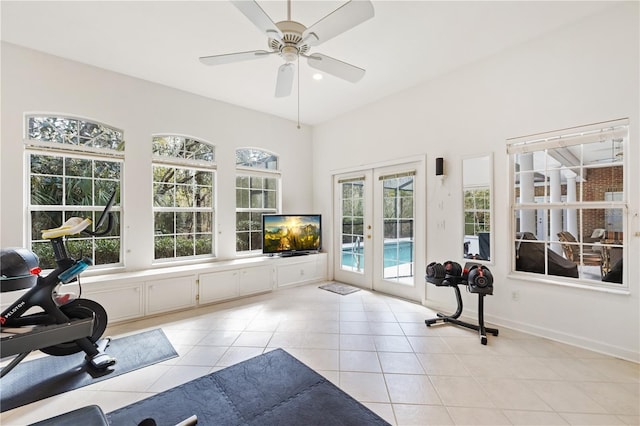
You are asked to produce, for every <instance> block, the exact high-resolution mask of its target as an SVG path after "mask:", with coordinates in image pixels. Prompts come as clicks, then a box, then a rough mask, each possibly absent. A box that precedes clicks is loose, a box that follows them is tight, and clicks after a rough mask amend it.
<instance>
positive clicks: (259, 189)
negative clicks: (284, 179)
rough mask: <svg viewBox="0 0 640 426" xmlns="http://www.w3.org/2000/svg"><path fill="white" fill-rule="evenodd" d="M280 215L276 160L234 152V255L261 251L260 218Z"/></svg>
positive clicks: (248, 150) (251, 150) (251, 151)
mask: <svg viewBox="0 0 640 426" xmlns="http://www.w3.org/2000/svg"><path fill="white" fill-rule="evenodd" d="M279 211H280V171H279V169H278V156H277V155H275V154H273V153H271V152H268V151H263V150H260V149H256V148H239V149H237V150H236V253H238V254H246V253H251V252H257V251H260V250H262V215H263V214H268V213H278V212H279Z"/></svg>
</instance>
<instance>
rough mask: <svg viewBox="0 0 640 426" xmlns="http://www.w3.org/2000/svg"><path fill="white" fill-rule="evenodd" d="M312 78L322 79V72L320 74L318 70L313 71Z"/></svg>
mask: <svg viewBox="0 0 640 426" xmlns="http://www.w3.org/2000/svg"><path fill="white" fill-rule="evenodd" d="M313 79H314V80H322V74H320V73H319V72H317V73H315V74H314V75H313Z"/></svg>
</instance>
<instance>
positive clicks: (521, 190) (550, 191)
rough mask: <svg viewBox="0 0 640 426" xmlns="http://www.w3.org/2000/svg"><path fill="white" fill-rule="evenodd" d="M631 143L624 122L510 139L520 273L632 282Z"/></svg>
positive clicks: (602, 282) (613, 284)
mask: <svg viewBox="0 0 640 426" xmlns="http://www.w3.org/2000/svg"><path fill="white" fill-rule="evenodd" d="M627 141H628V126H627V123H626V120H621V121H616V122H608V123H599V124H596V125H591V126H584V127H580V128H573V129H568V130H564V131H560V132H552V133H547V134H541V135H535V136H531V137H526V138H517V139H513V140H511V141H510V144H509V146H508V151H509V154H510V161H511V164H512V176H511V177H512V183H513V197H512V206H513V207H512V213H513V226H514V230H515V232H514V244H513V245H514V249H515V250H514V252H513V253H514V260H513V265H514V269H515V271H520V272H527V273H531V274H537V275H542V276H553V277H554V279H555V280H558V278H557V277H563V278H561V279H560V281H562V280H565V279H566V280H569V281H570V280H579V281H581V282H582V283H584V284H587V285H594V286H604V287H615V288H620V287H621V286H623V287H626V284H625V280H624V279H623V277H624V274H623V259H624V257H625V247H626V244H625V218H626V213H627V205H626V195H625V185H624V181H625V176H624V147H625V144H626V143H627Z"/></svg>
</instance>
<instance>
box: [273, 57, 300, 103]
mask: <svg viewBox="0 0 640 426" xmlns="http://www.w3.org/2000/svg"><path fill="white" fill-rule="evenodd" d="M294 72H295V70H294V67H293V64H292V63H291V62H287V63H286V64H282V65H280V68H278V80H277V82H276V98H284V97H287V96H289V95H290V94H291V89H292V88H293V74H294Z"/></svg>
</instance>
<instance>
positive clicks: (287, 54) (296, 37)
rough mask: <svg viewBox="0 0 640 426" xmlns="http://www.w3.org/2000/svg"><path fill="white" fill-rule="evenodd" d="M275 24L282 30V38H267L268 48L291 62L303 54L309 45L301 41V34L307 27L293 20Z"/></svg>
mask: <svg viewBox="0 0 640 426" xmlns="http://www.w3.org/2000/svg"><path fill="white" fill-rule="evenodd" d="M276 26H277V27H278V28H279V29H280V31H282V40H276V39H273V38H270V39H269V48H271V50H272V51H274V52H280V56H282V57H283V58H284V60H285V61H287V62H293V61H295V60H297V59H298V56H299V55H305V54H306V53H307V52H308V51H309V49H310V47H309V45H308V44H306V43H303V44H300V45H298V43H300V42H301V41H302V34H303V33H304V32H305V30H306V29H307V27H305V26H304V25H302V24H301V23H299V22H295V21H280V22H278V23H276Z"/></svg>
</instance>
